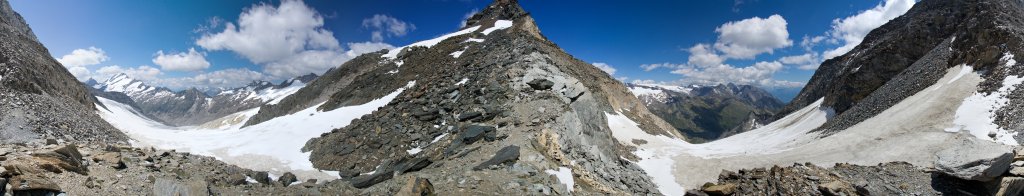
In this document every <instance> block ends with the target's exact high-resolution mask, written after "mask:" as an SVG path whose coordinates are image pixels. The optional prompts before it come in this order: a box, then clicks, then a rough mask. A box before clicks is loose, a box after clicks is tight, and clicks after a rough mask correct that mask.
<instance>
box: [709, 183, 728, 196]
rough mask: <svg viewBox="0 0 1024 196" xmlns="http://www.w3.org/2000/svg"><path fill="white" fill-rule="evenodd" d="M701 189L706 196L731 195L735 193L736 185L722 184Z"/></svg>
mask: <svg viewBox="0 0 1024 196" xmlns="http://www.w3.org/2000/svg"><path fill="white" fill-rule="evenodd" d="M703 189H704V192H705V193H707V194H708V195H732V193H733V192H736V184H733V183H724V184H719V185H711V186H706V187H704V188H703Z"/></svg>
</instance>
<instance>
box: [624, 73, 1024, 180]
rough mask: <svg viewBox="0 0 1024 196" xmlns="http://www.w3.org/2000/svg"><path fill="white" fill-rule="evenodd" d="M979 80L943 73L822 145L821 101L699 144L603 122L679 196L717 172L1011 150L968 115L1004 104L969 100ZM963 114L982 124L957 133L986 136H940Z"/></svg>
mask: <svg viewBox="0 0 1024 196" xmlns="http://www.w3.org/2000/svg"><path fill="white" fill-rule="evenodd" d="M981 81H983V78H981V76H980V75H979V74H978V73H976V72H974V71H973V69H971V68H970V67H969V66H966V65H961V66H957V67H953V68H950V69H949V70H947V72H946V75H945V76H944V77H943V78H942V79H940V80H939V81H938V82H936V83H935V84H933V85H932V86H930V87H928V88H927V89H925V90H922V91H921V92H918V93H917V94H915V95H913V96H911V97H908V98H906V99H904V100H903V101H901V102H899V103H898V104H896V105H894V106H892V107H890V108H889V109H887V110H885V111H883V112H882V113H880V114H878V115H876V116H874V117H872V118H869V119H867V120H864V121H863V122H860V123H858V124H856V125H854V126H852V127H850V128H848V129H846V130H843V131H840V132H838V133H835V134H833V135H831V136H828V137H824V138H820V137H819V136H820V135H819V133H817V132H811V131H812V130H813V129H815V128H817V127H820V126H821V125H822V124H824V123H825V122H826V121H827V120H828V119H830V118H831V117H832V116H833V115H834V112H833V110H831V109H829V108H827V107H822V105H821V104H822V100H823V99H819V100H818V101H817V102H815V103H814V104H811V105H808V106H807V107H804V108H803V109H800V110H799V111H796V112H793V113H792V114H790V115H788V116H786V117H784V118H782V119H780V120H778V121H776V122H772V123H770V124H768V125H765V126H764V127H761V128H758V129H755V130H751V131H748V132H744V133H741V134H737V135H734V136H732V137H728V138H724V139H721V140H717V141H714V142H709V143H704V144H690V143H686V142H684V141H682V140H680V139H676V138H670V137H668V136H663V135H651V134H648V133H646V132H644V131H643V130H641V129H640V128H639V127H638V126H637V123H635V122H634V121H632V120H630V119H629V118H628V117H626V116H624V115H620V114H618V113H615V114H609V113H606V114H605V115H606V119H607V121H608V127H609V128H611V130H612V136H613V137H614V138H615V139H616V140H618V141H619V142H620V143H622V144H623V145H628V146H636V147H637V150H636V151H634V152H633V154H635V155H637V157H639V158H640V160H637V161H635V162H634V163H636V164H637V165H638V166H640V168H642V169H643V170H644V171H645V172H646V173H647V174H648V175H650V176H651V177H652V181H653V182H654V183H655V185H657V186H658V190H659V191H661V193H663V194H666V195H682V194H683V193H684V191H685V190H686V189H690V188H698V187H699V186H700V185H701V184H702V183H704V182H715V181H717V178H718V174H719V172H721V171H722V170H730V171H735V170H739V169H744V168H756V167H771V166H773V165H781V166H788V165H792V164H793V163H805V162H810V163H813V164H816V165H820V166H826V167H828V166H832V165H833V164H835V163H852V164H859V165H874V164H878V163H884V162H893V161H905V162H909V163H911V164H914V165H917V166H921V167H932V166H934V165H935V163H936V161H938V158H937V156H936V154H939V153H940V152H944V153H945V152H952V153H955V154H956V155H957V156H953V157H944V158H945V159H957V158H960V159H963V160H974V159H978V158H983V156H985V155H984V154H991V152H1010V151H1011V148H1012V147H1011V146H1009V145H1004V144H1007V143H1008V142H1009V140H1012V138H1008V137H1006V136H1004V135H1003V134H1004V133H997V135H999V136H997V137H996V139H995V140H993V139H992V138H987V137H988V136H987V134H988V133H989V131H990V130H992V127H996V126H995V125H994V124H992V123H991V122H992V121H991V120H990V119H989V118H990V117H991V115H985V114H975V113H974V112H976V111H990V110H991V109H992V108H993V107H992V106H994V105H993V104H992V103H997V104H995V106H998V103H1004V104H1005V102H993V101H992V100H998V99H996V98H991V99H989V98H984V99H981V98H982V97H977V96H981V95H979V94H978V93H976V91H977V86H978V84H979V83H980V82H981ZM1021 82H1024V78H1021V77H1016V76H1010V77H1007V79H1006V80H1004V81H1003V84H1004V86H1003V87H1002V88H1000V89H999V92H997V93H992V95H989V96H995V97H998V98H1001V99H1005V98H1002V97H1000V96H1001V95H998V94H1000V93H1001V92H1009V90H1012V88H1014V87H1013V86H1014V85H1015V84H1020V83H1021ZM974 97H977V98H978V99H976V98H974ZM962 110H964V111H962ZM968 111H969V112H968ZM969 113H971V114H969ZM969 115H985V116H987V117H989V118H982V120H981V121H978V122H974V121H972V122H970V123H965V124H963V126H964V127H971V126H978V127H977V128H965V129H967V130H984V129H987V130H986V131H984V133H985V134H986V135H985V137H986V138H981V137H976V136H977V135H975V134H974V133H973V131H969V132H965V131H952V132H950V131H949V130H947V128H949V127H954V126H956V124H958V123H959V122H958V121H955V119H959V118H965V119H966V118H967V117H971V116H969ZM973 117H975V118H977V117H978V116H973ZM1013 134H1015V133H1005V135H1013ZM979 138H980V139H979ZM1003 139H1009V140H1003ZM635 140H643V141H646V143H644V142H638V143H643V144H639V145H638V144H637V143H635V142H634V141H635ZM1014 143H1016V142H1014ZM985 158H990V157H985Z"/></svg>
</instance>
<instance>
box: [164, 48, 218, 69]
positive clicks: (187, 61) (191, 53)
mask: <svg viewBox="0 0 1024 196" xmlns="http://www.w3.org/2000/svg"><path fill="white" fill-rule="evenodd" d="M155 55H156V57H154V58H153V63H155V64H157V65H159V66H160V68H162V69H164V70H168V71H199V70H203V69H206V68H209V67H210V62H207V61H206V53H200V52H196V49H195V48H189V49H188V52H181V53H177V54H164V51H163V50H160V51H157V52H156V54H155Z"/></svg>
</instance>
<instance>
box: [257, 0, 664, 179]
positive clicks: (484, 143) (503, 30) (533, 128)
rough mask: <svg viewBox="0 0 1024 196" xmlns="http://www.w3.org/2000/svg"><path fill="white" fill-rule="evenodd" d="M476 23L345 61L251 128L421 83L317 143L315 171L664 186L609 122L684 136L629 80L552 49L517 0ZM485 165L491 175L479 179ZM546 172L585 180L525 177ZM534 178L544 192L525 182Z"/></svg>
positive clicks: (492, 8) (501, 0)
mask: <svg viewBox="0 0 1024 196" xmlns="http://www.w3.org/2000/svg"><path fill="white" fill-rule="evenodd" d="M466 24H467V26H466V27H465V28H463V29H461V30H459V31H457V32H455V33H451V34H448V35H443V36H441V37H438V38H435V39H432V40H425V41H421V42H417V43H414V44H412V45H410V46H405V47H400V48H396V49H393V50H389V51H379V52H376V53H369V54H365V55H362V56H360V57H357V58H355V59H353V60H351V61H349V62H346V63H345V64H343V65H341V66H340V67H338V68H336V69H333V70H331V71H328V72H327V73H326V74H324V76H323V77H321V78H320V79H318V80H316V81H314V82H312V83H310V84H309V85H307V87H306V88H303V89H301V90H299V91H298V92H296V93H295V94H293V95H291V96H289V97H288V98H285V99H283V100H282V101H281V102H280V104H277V105H268V106H264V107H262V108H261V109H260V111H259V114H257V115H255V116H254V117H253V118H252V119H250V121H249V122H247V124H248V125H250V126H259V125H260V124H263V123H265V122H270V121H272V120H273V119H276V118H275V117H277V116H283V115H287V114H290V113H294V112H295V111H300V110H302V108H308V107H313V106H317V105H319V107H318V109H319V110H321V111H331V110H333V109H336V108H343V107H345V106H349V105H358V104H361V103H366V102H367V101H369V100H373V99H375V98H378V97H382V96H384V95H386V94H388V93H389V92H393V91H394V89H399V88H400V87H403V86H405V85H406V84H408V83H410V82H415V85H414V86H412V87H411V88H408V89H407V90H405V91H403V92H402V93H401V94H399V95H398V96H397V97H396V98H395V99H394V100H392V101H390V103H388V104H387V105H385V106H383V107H381V108H379V109H377V110H376V111H374V112H373V113H372V114H369V115H366V116H363V117H362V118H359V119H356V120H354V121H352V123H351V124H349V125H348V126H345V127H343V128H340V129H335V130H333V131H330V132H329V133H325V134H323V135H321V136H320V137H318V138H315V139H313V140H311V141H309V142H308V143H307V144H306V146H305V148H304V150H305V151H309V152H310V153H311V155H310V161H312V163H313V165H314V166H315V167H316V168H319V169H324V170H334V171H339V174H340V175H341V177H343V178H345V179H349V180H350V181H351V182H352V184H353V185H354V186H356V187H357V188H364V187H370V188H369V189H371V190H381V189H385V190H386V189H387V188H388V187H393V186H395V183H397V182H394V181H393V180H391V181H389V180H387V179H390V178H392V177H395V176H393V173H397V174H402V173H410V172H415V174H410V175H420V176H433V177H432V178H434V179H431V180H436V181H441V182H445V181H447V182H456V181H461V182H462V183H459V184H456V183H438V184H435V185H434V187H435V189H437V190H438V191H439V192H451V193H459V192H463V193H466V194H496V193H504V194H526V193H527V192H525V191H527V190H526V189H525V188H524V189H507V190H506V189H501V188H498V187H504V186H505V185H507V184H509V183H514V184H518V185H519V186H522V187H526V186H533V187H547V188H543V189H551V190H550V191H554V192H557V193H559V194H566V193H567V192H566V191H567V190H573V191H574V193H576V194H583V195H586V194H596V193H610V194H651V193H653V192H651V191H653V190H656V188H655V187H654V186H653V184H652V183H651V182H650V181H648V180H647V177H645V176H646V175H645V174H644V173H643V172H642V170H640V169H639V167H638V166H637V165H636V163H634V162H631V161H627V160H623V159H622V158H623V157H625V158H629V157H632V156H631V154H629V153H628V152H629V150H628V148H625V146H622V145H619V144H620V143H619V142H616V141H615V139H613V138H612V137H611V132H610V129H609V127H608V126H607V124H605V123H604V122H605V119H606V117H607V116H606V114H616V115H621V116H627V117H629V118H631V119H635V120H636V121H637V122H639V124H638V126H642V127H645V128H646V130H649V131H650V133H652V134H657V135H662V136H667V137H672V138H678V137H679V135H678V133H677V132H675V131H674V129H673V128H672V127H671V126H670V125H669V124H667V123H665V122H664V121H662V120H660V118H658V117H656V116H655V115H653V114H651V113H650V112H648V111H647V109H646V107H644V106H643V105H642V104H641V102H640V101H639V100H637V99H636V97H635V96H633V95H632V94H631V93H630V92H629V90H628V89H627V88H625V86H624V85H623V84H622V83H621V82H619V81H617V80H615V79H613V78H611V77H610V76H609V75H608V74H607V73H604V72H603V71H601V70H599V69H597V68H596V67H594V66H592V65H590V64H587V63H585V62H582V61H579V60H577V59H575V58H573V57H572V56H570V55H568V54H566V53H565V52H564V51H562V50H561V49H559V48H558V47H557V46H556V45H554V44H553V43H551V42H550V41H548V40H547V39H546V38H545V37H544V36H543V35H541V34H540V31H539V30H538V29H537V27H536V25H534V21H533V20H532V18H531V17H530V16H529V14H528V13H526V12H525V11H523V10H522V8H521V7H519V5H518V3H517V2H516V1H508V0H498V1H495V2H494V3H492V4H491V5H489V6H488V7H487V8H486V9H484V10H483V11H481V12H480V13H478V14H476V15H474V16H473V17H471V18H470V19H469V20H468V21H467V23H466ZM626 142H629V141H626ZM599 146H600V147H599ZM495 153H498V154H500V155H497V156H496V155H495ZM503 158H512V159H511V160H506V159H503ZM516 158H518V159H516ZM488 159H491V160H492V161H491V162H488ZM494 161H496V162H494ZM492 162H493V163H499V164H498V165H493V163H492ZM502 162H511V163H509V164H510V166H511V167H509V166H502V164H500V163H502ZM488 168H494V169H497V170H492V169H488ZM504 168H509V169H504ZM479 169H484V170H490V171H488V172H474V171H475V170H479ZM544 170H547V171H551V172H568V174H571V176H575V177H573V178H574V179H565V178H563V179H559V180H556V181H553V180H552V179H551V178H550V177H548V175H546V174H544V173H540V174H532V173H531V172H526V171H544ZM516 171H520V172H525V173H526V175H523V174H517V172H516ZM460 174H464V175H460ZM466 175H470V176H466ZM400 176H401V175H400ZM400 176H399V177H400ZM515 176H519V177H515ZM395 178H398V177H395ZM524 178H525V179H529V180H527V181H535V182H537V183H538V184H535V185H531V184H526V182H525V181H524V182H520V181H522V180H517V179H524ZM466 179H478V180H466ZM574 182H575V183H574ZM378 183H383V184H382V185H375V186H374V184H378ZM463 183H471V185H467V184H463ZM561 183H564V184H570V185H572V186H570V187H566V186H564V185H561ZM464 186H473V187H476V189H472V190H467V189H464V188H460V187H464ZM529 189H533V188H529ZM492 191H493V192H492Z"/></svg>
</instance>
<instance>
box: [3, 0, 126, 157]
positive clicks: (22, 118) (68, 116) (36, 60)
mask: <svg viewBox="0 0 1024 196" xmlns="http://www.w3.org/2000/svg"><path fill="white" fill-rule="evenodd" d="M0 40H3V41H2V42H0V142H5V143H11V142H15V143H17V142H27V141H30V140H34V139H38V138H58V139H62V140H83V141H108V142H125V141H126V137H125V136H124V134H122V133H121V132H119V131H117V130H116V129H114V128H113V127H111V126H110V125H109V124H107V123H106V122H105V121H103V120H102V119H100V118H99V117H98V116H97V115H96V114H95V112H94V111H95V109H96V102H95V98H93V97H92V96H91V95H90V93H89V90H88V88H86V87H85V86H84V85H82V83H80V82H78V80H76V79H75V77H74V76H72V75H71V73H70V72H68V71H67V70H66V69H64V66H62V65H61V64H60V63H59V62H57V61H56V60H54V59H53V57H50V55H49V54H50V53H49V51H47V49H46V48H45V47H43V45H42V44H40V43H39V42H38V41H37V39H36V37H35V35H34V34H32V30H31V29H30V28H29V27H28V25H27V24H25V21H24V19H22V18H21V16H20V15H18V13H16V12H14V10H12V9H11V6H10V3H8V2H7V1H0Z"/></svg>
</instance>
